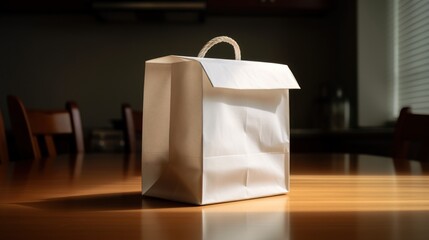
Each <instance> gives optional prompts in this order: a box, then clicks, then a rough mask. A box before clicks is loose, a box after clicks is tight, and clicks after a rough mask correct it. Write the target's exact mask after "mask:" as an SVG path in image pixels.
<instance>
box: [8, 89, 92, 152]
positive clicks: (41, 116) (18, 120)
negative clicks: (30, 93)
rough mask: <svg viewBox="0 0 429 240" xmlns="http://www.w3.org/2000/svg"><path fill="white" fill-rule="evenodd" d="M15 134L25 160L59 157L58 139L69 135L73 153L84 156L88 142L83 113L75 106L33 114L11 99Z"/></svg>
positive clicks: (9, 105)
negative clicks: (86, 141) (56, 144)
mask: <svg viewBox="0 0 429 240" xmlns="http://www.w3.org/2000/svg"><path fill="white" fill-rule="evenodd" d="M7 102H8V107H9V116H10V120H11V126H12V131H13V134H14V136H15V140H16V145H17V149H18V151H19V153H20V155H21V157H22V158H29V159H40V158H41V157H43V156H45V155H46V156H48V157H52V156H56V154H57V151H56V146H55V143H54V136H57V135H69V136H70V138H71V140H70V152H71V153H83V152H84V151H85V148H84V140H83V131H82V123H81V118H80V111H79V108H78V107H77V105H76V103H74V102H67V103H66V109H65V110H53V111H49V110H30V109H26V108H25V106H24V104H23V103H22V101H21V100H20V99H19V98H18V97H16V96H8V97H7Z"/></svg>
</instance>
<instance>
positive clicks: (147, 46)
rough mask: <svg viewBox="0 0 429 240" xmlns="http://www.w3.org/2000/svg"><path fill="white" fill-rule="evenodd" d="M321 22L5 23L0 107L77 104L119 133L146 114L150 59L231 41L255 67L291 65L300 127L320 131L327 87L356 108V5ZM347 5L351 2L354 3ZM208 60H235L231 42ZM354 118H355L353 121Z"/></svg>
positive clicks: (84, 19) (80, 19) (90, 118)
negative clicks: (123, 124) (122, 121)
mask: <svg viewBox="0 0 429 240" xmlns="http://www.w3.org/2000/svg"><path fill="white" fill-rule="evenodd" d="M338 2H339V3H338V4H336V5H334V6H333V7H332V9H330V10H327V11H325V12H323V13H320V14H316V15H288V16H275V17H266V16H265V17H257V16H240V17H233V16H207V17H206V20H205V21H204V22H202V23H200V22H190V23H177V22H163V23H161V22H152V23H149V22H132V23H126V24H123V23H122V24H121V23H115V22H110V23H103V22H100V21H97V20H96V18H95V17H93V16H92V15H90V14H63V15H59V14H57V15H55V14H50V15H23V14H16V15H2V16H0V32H1V34H0V82H1V85H0V86H1V87H0V106H1V108H2V110H3V112H4V113H5V115H6V116H5V117H6V121H7V118H8V115H7V108H6V103H5V100H6V95H7V94H15V95H18V96H19V97H21V98H22V99H23V101H24V103H25V104H26V105H27V106H28V107H34V108H53V107H63V104H64V103H65V101H66V100H69V99H73V100H75V101H76V102H77V103H78V104H79V106H80V108H81V111H82V118H83V124H84V126H85V128H86V129H90V128H96V127H105V126H110V120H111V119H115V118H116V119H117V118H120V105H121V103H123V102H129V103H130V104H131V105H132V106H133V107H135V108H141V107H142V97H143V96H142V91H143V77H144V62H145V60H148V59H151V58H155V57H160V56H164V55H170V54H176V55H188V56H195V55H196V54H197V53H198V51H199V50H200V48H201V47H202V46H203V45H204V43H205V42H206V41H208V40H209V39H211V38H212V37H214V36H217V35H229V36H231V37H232V38H234V39H235V40H236V41H237V42H238V43H239V44H240V47H241V50H242V58H243V59H245V60H255V61H266V62H277V63H283V64H287V65H289V67H290V69H291V70H292V72H293V73H294V75H295V77H296V79H297V80H298V82H299V84H300V85H301V88H302V89H301V90H291V127H293V128H315V127H319V126H320V122H321V119H320V115H319V113H320V108H321V106H320V103H319V102H318V101H319V100H320V98H319V97H320V93H321V87H322V86H327V88H328V89H329V88H334V87H337V86H341V87H343V88H344V89H345V92H346V94H348V95H349V96H350V97H351V104H352V117H353V118H354V117H355V116H354V112H355V110H354V109H356V107H355V105H356V101H355V98H356V62H355V61H356V53H355V52H356V49H355V48H356V47H355V45H356V44H355V42H356V38H355V29H356V26H355V9H356V8H355V6H354V3H353V2H354V1H338ZM344 2H345V3H344ZM212 50H213V51H210V52H209V54H208V57H220V58H232V57H233V51H232V48H230V47H229V45H224V46H216V47H215V48H214V49H212ZM353 122H354V120H352V123H353Z"/></svg>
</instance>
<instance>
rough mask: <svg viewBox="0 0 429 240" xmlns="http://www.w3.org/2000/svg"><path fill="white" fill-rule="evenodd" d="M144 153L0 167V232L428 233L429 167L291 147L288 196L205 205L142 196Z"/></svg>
mask: <svg viewBox="0 0 429 240" xmlns="http://www.w3.org/2000/svg"><path fill="white" fill-rule="evenodd" d="M139 158H140V157H139V156H134V155H130V156H125V155H120V154H117V155H116V154H94V155H91V154H87V155H83V156H77V157H70V156H63V157H58V158H56V159H47V160H44V161H39V162H16V163H8V164H1V165H0V239H42V238H43V239H222V240H225V239H264V240H265V239H429V174H428V172H429V168H428V164H424V163H420V162H417V161H407V162H402V163H395V162H394V161H393V160H392V159H390V158H385V157H377V156H370V155H349V154H292V155H291V192H290V193H289V194H287V195H281V196H274V197H266V198H259V199H253V200H246V201H237V202H230V203H222V204H215V205H208V206H192V205H186V204H182V203H176V202H170V201H164V200H158V199H153V198H142V197H141V194H140V188H141V182H140V181H141V177H140V159H139Z"/></svg>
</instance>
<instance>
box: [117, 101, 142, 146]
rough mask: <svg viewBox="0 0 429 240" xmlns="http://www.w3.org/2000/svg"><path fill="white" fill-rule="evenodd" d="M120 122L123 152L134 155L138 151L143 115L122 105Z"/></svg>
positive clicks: (128, 106) (126, 105)
mask: <svg viewBox="0 0 429 240" xmlns="http://www.w3.org/2000/svg"><path fill="white" fill-rule="evenodd" d="M122 120H123V123H124V124H123V125H124V127H123V130H124V142H125V152H127V153H135V152H136V151H137V150H138V149H140V148H138V146H137V144H138V143H140V141H137V139H138V138H139V139H141V136H142V129H143V113H142V111H135V110H133V109H132V108H131V106H130V105H129V104H127V103H124V104H122Z"/></svg>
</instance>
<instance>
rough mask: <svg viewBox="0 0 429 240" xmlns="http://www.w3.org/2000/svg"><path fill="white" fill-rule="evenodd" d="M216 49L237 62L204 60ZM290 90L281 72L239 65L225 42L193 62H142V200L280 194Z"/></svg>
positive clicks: (285, 176) (285, 182) (284, 188)
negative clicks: (222, 48) (224, 46)
mask: <svg viewBox="0 0 429 240" xmlns="http://www.w3.org/2000/svg"><path fill="white" fill-rule="evenodd" d="M219 42H228V43H230V44H232V45H233V46H234V50H235V53H236V59H237V60H223V59H209V58H203V57H204V55H205V53H206V52H207V50H208V49H209V48H210V47H211V46H213V45H215V44H217V43H219ZM293 88H299V86H298V83H297V82H296V80H295V78H294V76H293V75H292V73H291V71H290V70H289V68H288V67H287V66H286V65H282V64H274V63H263V62H251V61H240V49H239V47H238V45H237V43H236V42H235V41H234V40H232V39H231V38H228V37H218V38H214V39H212V40H211V41H209V42H208V43H207V44H206V46H204V48H203V50H202V51H201V52H200V54H199V57H198V58H193V57H180V56H166V57H161V58H157V59H152V60H149V61H147V62H146V71H145V82H144V102H143V146H142V190H143V195H145V196H152V197H158V198H164V199H169V200H176V201H182V202H188V203H193V204H198V205H203V204H211V203H218V202H225V201H235V200H241V199H249V198H256V197H263V196H269V195H278V194H285V193H287V192H288V191H289V95H288V89H293Z"/></svg>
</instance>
